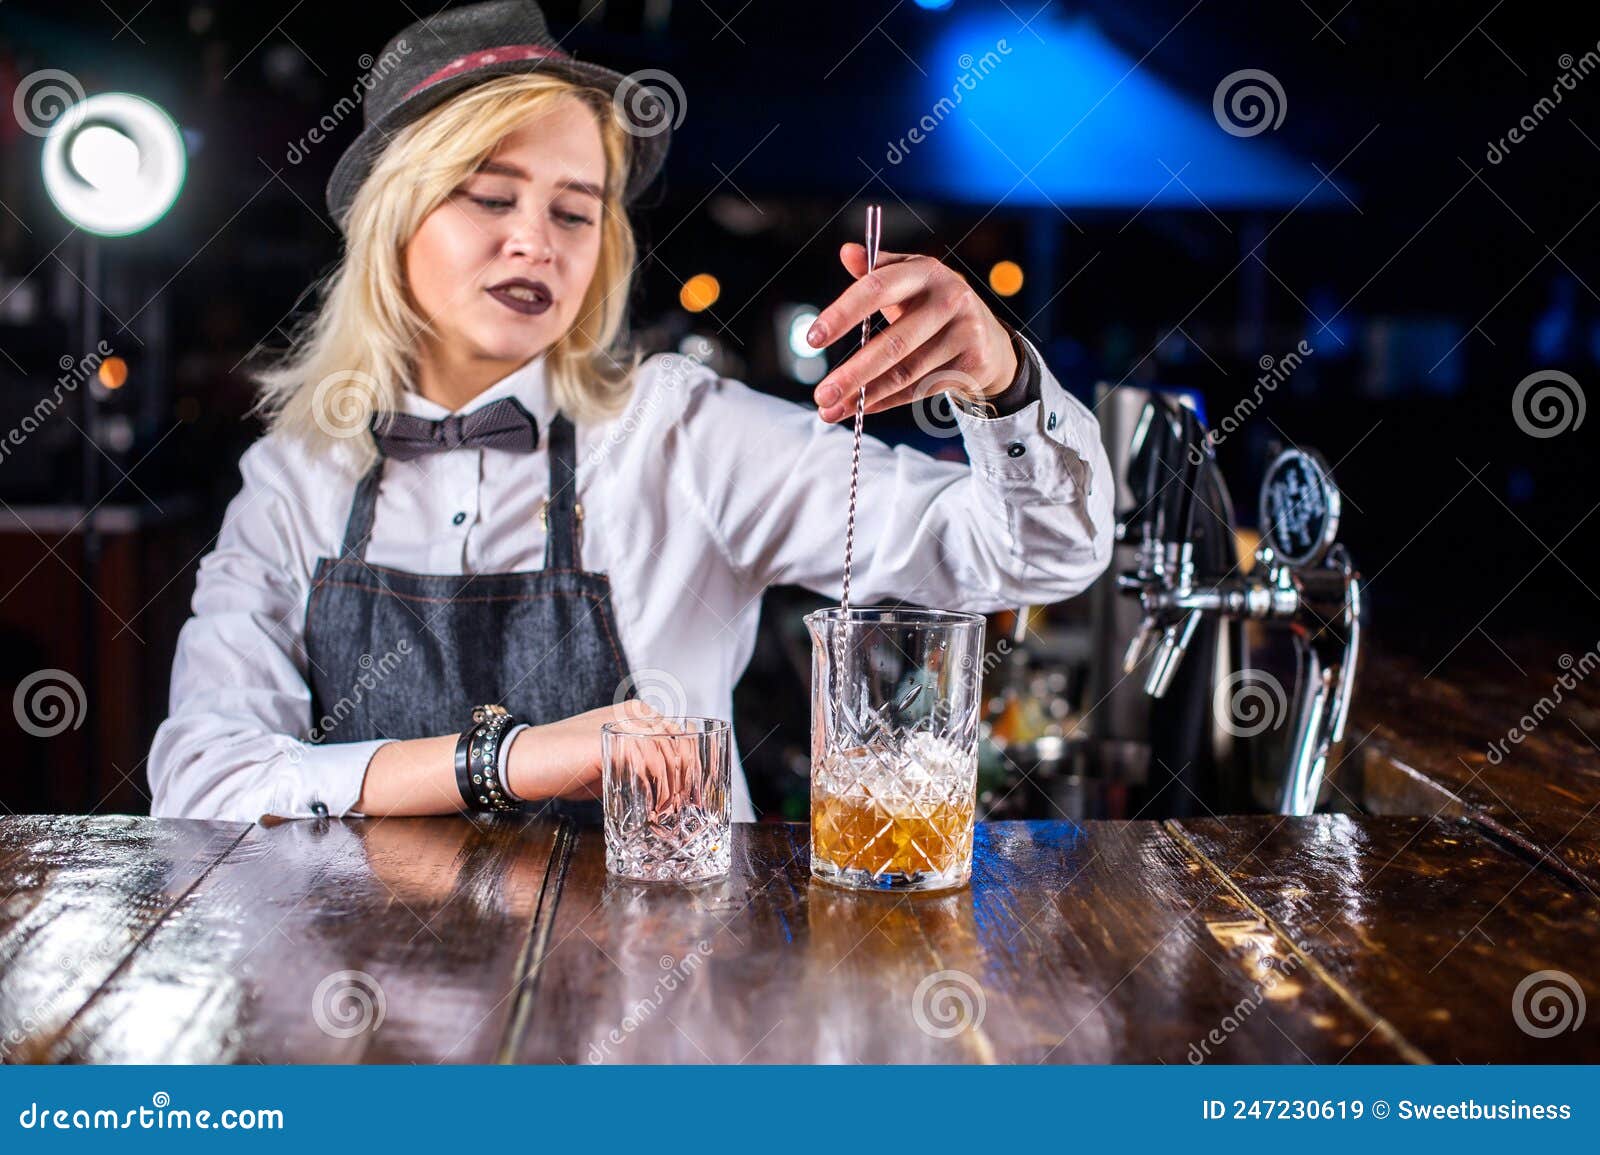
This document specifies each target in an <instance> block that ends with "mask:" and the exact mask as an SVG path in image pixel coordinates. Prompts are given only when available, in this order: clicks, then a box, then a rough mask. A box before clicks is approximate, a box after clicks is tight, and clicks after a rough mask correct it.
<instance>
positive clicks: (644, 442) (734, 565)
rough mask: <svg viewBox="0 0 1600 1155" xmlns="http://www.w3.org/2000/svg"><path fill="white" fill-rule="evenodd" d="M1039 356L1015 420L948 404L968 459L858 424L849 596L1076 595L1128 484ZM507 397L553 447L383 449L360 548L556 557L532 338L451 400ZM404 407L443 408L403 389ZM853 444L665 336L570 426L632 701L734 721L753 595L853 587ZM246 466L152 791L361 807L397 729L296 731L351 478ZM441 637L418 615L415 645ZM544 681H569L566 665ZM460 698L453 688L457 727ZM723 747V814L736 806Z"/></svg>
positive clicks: (206, 584) (203, 802) (397, 563)
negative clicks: (602, 414)
mask: <svg viewBox="0 0 1600 1155" xmlns="http://www.w3.org/2000/svg"><path fill="white" fill-rule="evenodd" d="M1027 352H1028V353H1029V355H1030V357H1031V358H1032V360H1033V364H1034V366H1035V369H1036V370H1037V371H1038V373H1039V390H1040V392H1039V397H1040V399H1039V400H1036V401H1031V402H1030V403H1029V404H1027V405H1026V406H1025V407H1023V408H1022V409H1021V410H1019V411H1018V412H1016V413H1013V414H1010V415H1006V416H1001V417H989V418H985V417H982V416H978V415H974V414H971V413H966V412H959V411H958V412H957V413H956V418H955V420H956V427H957V429H958V430H959V434H960V437H961V439H962V442H963V444H964V446H965V448H966V452H967V456H968V458H969V459H970V461H971V465H970V466H968V465H964V464H961V463H959V462H952V461H943V460H938V459H935V458H933V457H930V456H928V455H927V454H925V453H922V452H920V451H917V450H915V449H911V448H908V447H905V446H901V447H897V448H891V447H889V446H888V445H886V444H884V443H883V442H881V441H879V440H877V439H876V438H873V437H871V436H867V437H865V438H864V439H863V442H862V447H861V473H860V488H859V502H858V506H857V511H856V545H855V565H854V569H853V572H852V576H851V598H852V601H853V602H854V603H855V604H858V605H869V604H872V603H873V602H876V601H882V600H884V599H903V600H906V601H911V602H916V603H919V604H923V605H928V606H936V607H940V608H945V609H961V610H972V611H978V612H993V611H997V610H1001V609H1005V608H1007V607H1014V606H1017V605H1020V604H1042V603H1047V602H1055V601H1060V600H1062V599H1065V598H1069V597H1072V596H1073V595H1075V594H1077V593H1079V592H1081V591H1082V590H1083V589H1084V588H1085V587H1086V586H1088V585H1089V584H1090V583H1091V582H1092V581H1093V580H1094V578H1095V577H1096V576H1098V575H1099V574H1100V573H1101V571H1103V570H1104V569H1105V567H1106V565H1107V563H1108V562H1109V560H1110V557H1111V547H1112V500H1113V495H1114V492H1115V486H1114V485H1113V484H1112V476H1111V467H1110V464H1109V462H1108V460H1107V458H1106V454H1105V451H1104V449H1103V448H1102V446H1101V444H1100V433H1099V425H1098V423H1097V422H1096V420H1095V418H1094V415H1093V414H1092V413H1091V412H1090V411H1089V410H1088V409H1087V408H1085V407H1084V406H1083V405H1082V404H1080V403H1079V402H1078V401H1077V400H1076V399H1074V398H1073V397H1072V396H1070V395H1069V394H1068V393H1067V392H1066V391H1065V390H1063V389H1062V388H1061V386H1060V384H1059V383H1058V382H1057V381H1056V379H1055V378H1054V376H1052V374H1051V373H1050V371H1049V369H1048V367H1046V366H1045V365H1044V363H1043V360H1042V359H1041V358H1040V357H1039V355H1038V351H1037V349H1035V348H1034V347H1033V346H1032V345H1031V344H1027ZM506 396H514V397H516V398H517V399H518V400H519V401H521V402H522V404H523V405H524V406H525V407H526V408H527V409H528V411H529V412H531V413H532V414H534V416H535V417H536V418H537V419H538V421H539V429H540V441H541V444H540V446H539V449H538V450H537V451H536V452H534V453H522V454H519V453H510V452H506V451H502V450H495V449H455V450H450V451H446V452H440V453H431V454H425V455H423V456H421V457H419V458H416V459H414V460H411V461H396V460H390V461H388V462H387V463H386V465H385V469H384V474H383V484H382V486H381V488H380V491H379V494H378V500H377V512H376V521H375V524H374V528H373V532H372V539H371V543H370V545H369V547H368V550H367V560H368V561H369V562H371V563H372V564H373V565H382V566H392V567H395V568H398V569H404V570H410V571H414V572H419V573H433V574H461V573H498V572H508V571H519V570H536V569H539V568H541V567H542V566H543V564H544V548H545V531H544V529H543V528H542V527H541V526H540V518H539V514H540V506H541V503H542V502H543V501H544V500H545V498H546V496H547V495H548V490H549V459H548V455H547V453H546V450H545V445H544V431H545V430H547V429H548V428H549V423H550V420H551V417H552V416H553V415H554V405H553V402H552V399H551V397H550V395H549V393H548V391H547V389H546V386H545V379H544V358H543V357H542V356H541V357H537V358H535V359H534V360H532V361H530V362H528V363H527V364H526V365H524V366H522V367H521V368H519V369H518V370H516V371H515V372H513V373H511V374H510V375H509V376H507V377H505V378H504V379H502V380H501V381H499V382H498V383H496V384H495V385H493V386H492V387H490V388H489V389H487V390H486V391H484V392H483V393H482V394H480V395H479V396H478V397H476V398H474V399H473V401H472V402H471V403H470V404H468V405H467V406H466V407H465V408H464V409H463V410H462V411H463V412H465V411H467V410H471V409H475V408H477V407H479V406H481V405H486V404H488V403H489V402H491V401H495V400H497V399H499V398H501V397H506ZM403 404H404V408H405V410H406V411H407V412H410V413H414V414H416V415H418V416H421V417H427V418H431V419H435V420H436V419H438V418H441V417H444V416H447V415H448V411H447V410H445V409H444V408H443V407H441V406H439V405H437V404H434V403H433V402H430V401H428V400H426V399H425V398H423V397H421V396H419V395H417V394H415V393H407V394H406V395H405V396H404V397H403ZM951 435H952V436H954V435H955V434H954V431H952V433H951ZM850 454H851V422H850V421H849V420H845V421H843V422H841V423H839V424H836V425H829V424H827V423H825V422H823V421H822V420H821V419H820V418H819V417H818V416H817V414H816V411H815V410H814V409H812V408H810V407H807V406H803V405H798V404H795V403H792V402H789V401H785V400H782V399H780V398H776V397H772V396H769V395H767V394H764V393H760V392H757V391H756V390H754V389H752V388H750V387H749V386H747V385H745V384H743V383H741V382H739V381H735V380H731V379H728V378H724V377H718V376H717V375H716V373H714V372H713V371H712V370H710V369H709V368H707V367H705V366H703V365H701V364H699V363H698V362H695V361H693V360H690V359H688V358H685V357H681V356H677V355H675V354H662V355H657V356H654V357H651V358H650V359H648V360H647V361H645V362H644V363H643V364H642V365H641V366H640V367H639V369H638V372H637V373H636V375H635V382H634V389H633V393H632V395H631V397H630V401H629V404H628V407H627V409H626V410H625V411H624V412H623V413H622V414H621V415H620V416H618V417H616V418H614V419H612V420H610V421H608V422H605V423H603V424H595V423H588V424H582V425H579V426H578V429H577V498H578V501H579V502H580V503H581V504H582V506H583V510H584V519H583V522H582V529H581V535H582V536H581V538H580V543H579V547H580V553H579V557H580V562H581V565H582V567H583V568H584V569H586V570H591V571H599V572H603V573H606V574H608V575H610V579H611V590H612V594H611V596H612V601H613V605H614V610H615V615H616V620H617V627H618V631H619V633H620V641H621V643H622V647H623V653H624V656H625V657H626V659H627V661H628V663H629V666H630V669H631V673H632V677H633V679H634V683H635V689H636V690H637V692H638V693H639V696H641V697H643V698H645V700H646V701H649V702H650V703H651V704H652V705H655V706H657V708H666V709H667V712H677V713H686V714H704V715H711V716H714V717H720V718H731V717H732V716H733V686H734V683H735V682H736V681H737V680H738V678H739V676H740V674H741V673H742V672H743V670H744V668H745V665H746V664H747V663H748V661H749V659H750V655H751V651H752V649H753V647H754V644H755V637H756V622H757V617H758V613H759V610H760V603H761V594H762V591H763V590H765V589H766V588H767V587H768V586H769V585H773V584H777V583H792V584H796V585H801V586H805V587H807V588H809V589H812V590H815V591H816V592H818V593H821V594H824V595H826V596H829V597H833V598H837V597H839V595H840V592H841V585H842V581H843V570H844V529H845V515H846V507H847V504H848V500H849V489H850ZM239 468H240V472H241V473H242V475H243V478H244V485H243V488H242V489H241V490H240V492H239V494H238V496H237V497H235V498H234V499H233V501H232V502H231V503H230V505H229V506H228V509H227V512H226V514H225V516H224V519H223V524H222V530H221V533H220V535H219V537H218V539H217V543H216V548H215V549H213V550H212V551H211V553H209V554H208V555H207V556H206V557H205V558H204V560H203V561H202V562H201V564H200V569H199V574H198V578H197V582H196V586H195V594H194V602H193V609H194V616H193V617H192V618H190V619H189V621H188V622H187V623H186V624H185V625H184V627H183V630H182V632H181V634H180V635H179V639H178V650H177V655H176V658H175V661H174V664H173V671H172V690H171V703H170V705H171V711H170V716H169V717H168V718H167V719H166V721H165V722H163V723H162V725H161V727H160V729H159V730H158V731H157V733H156V736H155V741H154V743H153V745H152V748H151V751H150V759H149V774H150V785H151V791H152V794H153V804H152V807H151V809H152V812H153V813H154V814H156V815H169V816H184V817H190V818H221V819H235V820H241V821H254V820H255V819H256V818H258V817H259V816H261V815H264V814H274V815H280V816H284V817H309V816H311V815H312V814H314V813H316V812H317V810H318V809H321V808H322V807H325V808H326V810H327V812H328V813H329V814H333V815H340V814H347V813H350V812H352V810H353V808H354V806H355V804H356V801H357V799H358V798H359V797H360V794H361V784H362V779H363V777H364V776H365V774H366V770H367V764H368V762H369V761H370V760H371V758H372V755H373V753H374V752H375V751H376V750H377V749H378V747H380V746H381V745H383V742H384V740H383V739H378V740H374V741H351V742H341V741H339V740H338V731H337V727H336V726H335V727H334V728H333V729H332V730H331V732H330V733H329V734H327V735H326V741H324V742H321V743H311V742H308V741H307V738H308V736H309V734H310V731H311V726H312V723H313V719H312V717H311V691H310V685H309V681H308V676H309V674H308V669H307V657H306V649H305V641H304V637H305V635H304V626H305V611H306V602H307V598H308V595H309V593H310V587H311V575H312V571H313V569H314V568H315V566H316V562H317V559H318V558H319V557H332V556H336V555H337V554H338V551H339V547H340V543H341V541H342V538H343V534H344V528H345V521H346V518H347V516H348V514H349V510H350V502H351V498H352V496H353V494H354V491H355V486H356V483H357V481H358V478H356V477H355V476H354V475H353V474H351V473H350V472H349V471H347V470H345V469H342V468H341V467H339V466H338V465H336V464H335V463H334V462H333V461H331V460H322V459H319V458H318V457H317V456H315V455H314V454H313V453H311V452H310V451H309V450H308V449H307V448H306V446H305V445H304V444H302V443H299V442H295V441H291V440H290V439H288V438H286V437H283V436H281V435H278V434H269V435H268V436H266V437H263V438H261V439H260V440H259V441H257V442H256V443H255V444H254V445H252V446H251V447H250V449H248V450H247V451H246V452H245V454H244V456H243V457H242V458H241V460H240V463H239ZM427 642H428V639H427V637H426V634H425V631H419V637H418V638H417V639H414V640H413V644H417V645H426V644H427ZM395 657H396V660H397V662H398V664H397V665H396V664H394V663H385V661H384V656H383V655H373V658H374V663H375V665H374V669H373V671H369V675H370V676H373V677H379V676H395V677H405V676H406V673H405V667H404V658H403V655H396V656H395ZM390 665H393V672H392V673H388V672H387V669H388V667H389V666H390ZM531 676H533V677H543V676H548V677H552V678H559V677H561V676H562V673H561V668H560V663H559V661H553V662H551V663H550V668H549V669H548V671H543V672H541V671H534V672H532V674H531ZM439 689H440V692H441V693H445V694H450V693H453V692H455V691H454V690H453V689H452V688H451V687H440V688H439ZM472 705H473V703H469V702H465V701H464V702H462V704H461V708H462V719H463V725H465V724H466V714H467V712H468V711H469V709H470V707H471V706H472ZM796 706H797V708H800V706H801V704H800V703H796ZM734 745H735V754H734V817H735V819H737V820H744V821H748V820H751V819H753V818H754V817H755V815H754V811H753V809H752V807H751V804H750V796H749V791H748V788H747V787H746V785H745V780H744V774H743V771H742V770H741V769H740V767H739V765H738V753H737V738H736V740H735V744H734Z"/></svg>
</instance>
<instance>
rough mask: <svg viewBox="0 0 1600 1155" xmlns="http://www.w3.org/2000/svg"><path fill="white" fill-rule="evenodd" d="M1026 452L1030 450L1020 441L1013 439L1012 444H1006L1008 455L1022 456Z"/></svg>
mask: <svg viewBox="0 0 1600 1155" xmlns="http://www.w3.org/2000/svg"><path fill="white" fill-rule="evenodd" d="M1026 452H1028V450H1027V447H1026V446H1024V445H1023V444H1022V442H1020V441H1013V442H1012V443H1011V444H1010V445H1008V446H1006V456H1007V457H1021V456H1022V455H1023V454H1024V453H1026Z"/></svg>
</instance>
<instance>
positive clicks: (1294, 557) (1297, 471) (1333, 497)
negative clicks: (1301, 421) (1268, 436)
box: [1261, 449, 1339, 566]
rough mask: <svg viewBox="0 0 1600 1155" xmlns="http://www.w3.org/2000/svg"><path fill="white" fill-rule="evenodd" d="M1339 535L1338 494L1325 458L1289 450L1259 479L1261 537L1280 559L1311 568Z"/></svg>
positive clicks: (1297, 450) (1280, 455)
mask: <svg viewBox="0 0 1600 1155" xmlns="http://www.w3.org/2000/svg"><path fill="white" fill-rule="evenodd" d="M1338 534H1339V490H1338V487H1337V486H1335V485H1334V483H1333V477H1332V475H1331V474H1330V473H1329V471H1328V467H1327V464H1326V463H1325V462H1324V461H1323V460H1322V455H1321V454H1319V453H1317V452H1316V451H1315V450H1310V449H1286V450H1284V451H1283V452H1282V453H1280V454H1279V455H1278V456H1277V458H1276V459H1275V460H1274V461H1273V463H1272V464H1271V465H1269V466H1268V467H1267V473H1266V476H1265V477H1264V478H1262V481H1261V536H1262V538H1263V539H1265V541H1266V543H1267V544H1268V545H1270V546H1271V547H1272V548H1273V551H1274V552H1276V553H1277V555H1278V557H1279V559H1280V560H1282V561H1285V562H1288V563H1289V564H1290V565H1297V566H1299V565H1312V564H1315V563H1316V562H1319V561H1321V560H1322V558H1323V555H1325V554H1326V553H1327V552H1328V547H1329V546H1331V545H1332V544H1333V540H1334V538H1336V537H1337V536H1338Z"/></svg>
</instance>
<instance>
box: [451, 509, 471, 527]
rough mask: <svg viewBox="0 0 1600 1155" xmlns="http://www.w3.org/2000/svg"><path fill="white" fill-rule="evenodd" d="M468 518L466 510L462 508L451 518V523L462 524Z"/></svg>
mask: <svg viewBox="0 0 1600 1155" xmlns="http://www.w3.org/2000/svg"><path fill="white" fill-rule="evenodd" d="M466 520H467V513H466V510H462V511H461V512H459V513H457V514H456V515H455V516H454V517H452V518H451V519H450V524H451V525H460V524H461V523H462V522H464V521H466Z"/></svg>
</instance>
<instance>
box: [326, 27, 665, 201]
mask: <svg viewBox="0 0 1600 1155" xmlns="http://www.w3.org/2000/svg"><path fill="white" fill-rule="evenodd" d="M390 60H392V61H395V64H394V65H393V66H392V67H389V68H387V69H382V70H381V75H379V74H378V73H379V71H380V68H381V66H382V65H383V63H384V62H386V61H390ZM523 72H549V73H553V74H554V75H557V76H561V77H565V78H566V79H568V80H571V81H573V82H575V83H578V84H582V85H586V86H588V87H591V88H598V89H600V90H602V91H604V92H606V93H608V94H610V96H611V97H612V99H613V100H617V101H620V102H624V103H623V112H624V119H625V121H626V123H627V124H628V125H629V140H630V142H631V144H632V159H631V163H630V168H629V173H628V187H627V189H626V200H627V201H629V202H630V203H631V202H632V201H633V200H635V199H636V198H637V197H638V195H639V194H640V193H641V192H643V191H644V189H645V188H646V187H647V186H648V185H649V184H650V182H651V180H653V179H654V178H655V176H656V174H657V173H658V172H660V171H661V165H662V163H663V162H664V161H665V160H666V157H667V146H668V145H669V143H670V142H671V137H672V127H673V125H672V117H673V108H672V106H671V105H669V104H668V102H667V101H665V100H663V99H662V98H661V96H660V95H659V94H658V93H657V91H656V90H655V89H654V88H650V87H646V86H645V85H644V84H642V83H640V82H639V81H638V80H636V79H634V78H633V77H629V76H623V75H622V74H621V73H619V72H614V71H612V70H611V69H609V68H602V67H601V66H600V65H598V64H589V63H586V62H585V61H582V60H576V59H574V58H573V57H572V55H571V54H570V53H568V52H565V51H563V50H562V49H561V48H560V47H558V46H557V44H556V41H555V38H554V37H552V36H551V35H550V30H549V28H548V27H547V26H546V25H545V19H544V12H543V11H542V10H541V9H540V7H539V5H538V4H536V3H534V2H533V0H489V2H488V3H483V4H467V5H463V6H462V7H459V8H450V9H447V10H445V11H443V12H440V13H438V14H437V15H435V16H430V17H428V18H427V19H425V20H419V21H417V22H416V23H415V24H411V25H408V26H407V27H406V28H403V29H402V30H401V31H400V32H399V33H397V34H396V35H395V37H394V38H393V39H392V40H390V41H389V43H388V44H386V45H384V50H383V55H382V56H380V57H379V58H378V64H377V65H375V66H374V68H373V83H372V85H371V87H370V88H369V90H368V95H367V98H366V101H365V103H364V105H363V109H362V115H363V127H362V131H361V135H360V136H358V137H357V138H356V139H355V141H354V143H352V144H351V145H350V147H349V148H348V149H346V150H345V153H344V155H343V156H341V157H340V158H339V163H338V164H336V165H335V166H334V168H333V175H332V176H331V177H329V178H328V191H327V196H328V209H329V211H330V212H331V213H332V214H333V219H334V220H335V221H337V222H338V223H339V227H340V228H343V227H344V222H345V216H346V214H347V213H348V212H349V210H350V204H351V202H352V201H354V200H355V195H356V190H357V189H359V188H360V187H361V182H362V181H363V180H365V179H366V178H367V174H368V173H370V172H371V171H372V166H373V164H374V163H376V161H377V159H378V156H379V154H381V153H382V152H383V150H384V148H385V146H386V145H387V144H388V142H389V138H390V137H392V136H393V135H394V134H395V133H396V132H398V131H399V130H400V129H402V128H404V127H405V126H406V125H407V124H410V123H411V122H412V121H414V120H416V119H417V118H418V117H420V116H422V115H423V113H425V112H428V111H429V110H431V109H434V108H437V107H438V106H439V105H441V104H443V103H444V102H445V101H446V100H448V99H450V97H452V96H454V95H455V94H456V93H458V92H461V91H463V90H464V89H467V88H471V87H472V86H473V85H475V84H481V83H483V82H484V81H485V80H489V79H492V78H493V77H496V76H509V75H512V74H515V73H523ZM650 75H651V76H652V77H659V76H662V75H663V74H660V73H651V74H650ZM680 103H681V102H680ZM681 115H682V113H681V107H680V109H679V118H680V119H681Z"/></svg>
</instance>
